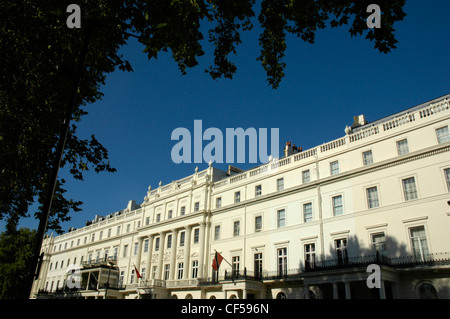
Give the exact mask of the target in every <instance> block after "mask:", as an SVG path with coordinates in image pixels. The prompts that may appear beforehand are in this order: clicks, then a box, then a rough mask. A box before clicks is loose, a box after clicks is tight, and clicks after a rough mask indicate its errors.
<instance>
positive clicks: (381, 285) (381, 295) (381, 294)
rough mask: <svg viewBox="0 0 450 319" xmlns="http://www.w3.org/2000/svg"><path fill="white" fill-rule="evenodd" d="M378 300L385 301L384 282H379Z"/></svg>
mask: <svg viewBox="0 0 450 319" xmlns="http://www.w3.org/2000/svg"><path fill="white" fill-rule="evenodd" d="M379 290H380V299H386V291H385V290H384V280H380V289H379Z"/></svg>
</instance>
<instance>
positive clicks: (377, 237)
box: [371, 233, 387, 256]
mask: <svg viewBox="0 0 450 319" xmlns="http://www.w3.org/2000/svg"><path fill="white" fill-rule="evenodd" d="M371 237H372V247H373V250H374V251H375V253H376V254H377V255H378V256H387V250H386V235H385V234H384V233H376V234H372V236H371Z"/></svg>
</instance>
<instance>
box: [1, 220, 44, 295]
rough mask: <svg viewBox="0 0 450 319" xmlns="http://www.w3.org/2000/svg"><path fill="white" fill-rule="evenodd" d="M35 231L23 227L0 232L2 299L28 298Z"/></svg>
mask: <svg viewBox="0 0 450 319" xmlns="http://www.w3.org/2000/svg"><path fill="white" fill-rule="evenodd" d="M35 235H36V232H35V231H31V230H29V229H27V228H21V229H19V230H17V231H14V232H11V233H9V234H5V233H0V299H26V298H28V293H29V292H28V290H27V289H26V288H27V282H26V280H25V279H26V278H27V276H28V272H29V267H28V264H29V261H30V258H31V251H32V247H33V241H34V237H35Z"/></svg>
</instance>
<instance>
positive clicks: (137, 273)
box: [134, 265, 142, 278]
mask: <svg viewBox="0 0 450 319" xmlns="http://www.w3.org/2000/svg"><path fill="white" fill-rule="evenodd" d="M134 270H135V271H136V275H137V277H138V278H142V276H141V274H140V273H139V270H138V269H137V268H136V265H134Z"/></svg>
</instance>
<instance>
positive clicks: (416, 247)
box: [409, 226, 429, 261]
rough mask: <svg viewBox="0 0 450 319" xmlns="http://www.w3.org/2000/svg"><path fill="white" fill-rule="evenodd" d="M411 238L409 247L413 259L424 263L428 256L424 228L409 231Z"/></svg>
mask: <svg viewBox="0 0 450 319" xmlns="http://www.w3.org/2000/svg"><path fill="white" fill-rule="evenodd" d="M409 232H410V236H411V246H412V251H413V254H414V257H416V259H418V260H420V261H425V260H426V259H427V258H428V256H429V251H428V243H427V236H426V233H425V227H424V226H418V227H412V228H410V229H409Z"/></svg>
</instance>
